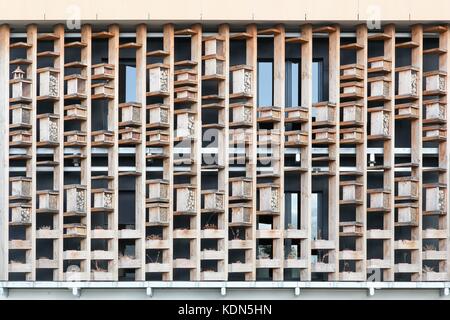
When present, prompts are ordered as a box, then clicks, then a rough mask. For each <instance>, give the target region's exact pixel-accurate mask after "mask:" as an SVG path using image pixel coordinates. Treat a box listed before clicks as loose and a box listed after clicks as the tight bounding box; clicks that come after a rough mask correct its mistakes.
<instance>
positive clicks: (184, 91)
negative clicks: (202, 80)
mask: <svg viewBox="0 0 450 320" xmlns="http://www.w3.org/2000/svg"><path fill="white" fill-rule="evenodd" d="M174 91H175V99H176V100H178V101H184V100H195V99H196V98H197V89H196V88H194V87H188V86H185V87H179V88H175V90H174Z"/></svg>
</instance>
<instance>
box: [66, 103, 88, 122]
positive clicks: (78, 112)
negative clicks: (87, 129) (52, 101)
mask: <svg viewBox="0 0 450 320" xmlns="http://www.w3.org/2000/svg"><path fill="white" fill-rule="evenodd" d="M64 110H65V111H66V119H86V116H87V108H86V106H82V105H81V104H71V105H68V106H65V107H64Z"/></svg>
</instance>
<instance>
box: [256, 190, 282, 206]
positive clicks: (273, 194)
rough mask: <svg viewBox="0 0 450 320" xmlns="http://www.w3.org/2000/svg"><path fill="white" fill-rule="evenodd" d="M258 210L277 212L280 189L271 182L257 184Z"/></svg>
mask: <svg viewBox="0 0 450 320" xmlns="http://www.w3.org/2000/svg"><path fill="white" fill-rule="evenodd" d="M258 191H259V210H260V211H270V212H278V211H279V210H280V189H279V187H278V186H276V185H273V184H262V185H259V186H258Z"/></svg>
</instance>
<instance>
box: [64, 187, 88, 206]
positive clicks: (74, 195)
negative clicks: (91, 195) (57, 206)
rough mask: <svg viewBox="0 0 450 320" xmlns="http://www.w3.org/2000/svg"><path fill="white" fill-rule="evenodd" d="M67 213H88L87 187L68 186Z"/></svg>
mask: <svg viewBox="0 0 450 320" xmlns="http://www.w3.org/2000/svg"><path fill="white" fill-rule="evenodd" d="M65 188H66V211H67V212H80V213H84V212H86V204H87V202H86V201H87V200H86V187H84V186H80V185H70V186H66V187H65Z"/></svg>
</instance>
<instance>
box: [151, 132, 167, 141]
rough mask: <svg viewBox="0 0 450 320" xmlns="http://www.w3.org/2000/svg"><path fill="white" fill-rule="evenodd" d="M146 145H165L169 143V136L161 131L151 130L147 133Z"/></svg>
mask: <svg viewBox="0 0 450 320" xmlns="http://www.w3.org/2000/svg"><path fill="white" fill-rule="evenodd" d="M147 137H148V140H147V142H148V143H159V142H160V143H167V142H169V134H168V133H167V132H166V131H163V130H152V131H148V132H147Z"/></svg>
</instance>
